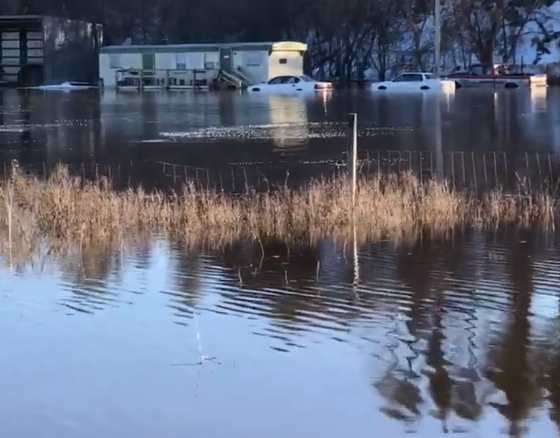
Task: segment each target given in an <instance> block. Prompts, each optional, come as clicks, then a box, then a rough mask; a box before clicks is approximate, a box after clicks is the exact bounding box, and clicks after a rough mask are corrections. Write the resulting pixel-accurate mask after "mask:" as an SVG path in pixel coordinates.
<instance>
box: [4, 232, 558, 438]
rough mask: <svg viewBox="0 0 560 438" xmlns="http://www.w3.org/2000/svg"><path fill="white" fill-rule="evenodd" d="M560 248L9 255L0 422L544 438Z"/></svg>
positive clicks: (62, 427) (93, 432) (552, 414)
mask: <svg viewBox="0 0 560 438" xmlns="http://www.w3.org/2000/svg"><path fill="white" fill-rule="evenodd" d="M559 248H560V247H559V246H558V239H557V238H555V237H554V235H551V234H549V233H548V234H545V233H542V232H537V231H535V232H519V231H516V230H512V229H508V230H501V231H499V232H497V233H486V234H480V233H474V232H468V233H466V234H464V235H456V236H452V237H450V238H448V239H446V240H439V239H438V240H433V239H430V238H429V237H428V236H424V237H423V238H422V239H421V240H419V241H418V242H417V243H416V244H414V245H411V244H409V245H407V246H404V247H400V248H395V246H394V245H392V244H389V243H380V244H375V245H369V246H361V247H354V246H353V245H352V243H351V242H348V243H346V244H344V243H342V244H334V243H331V242H328V241H325V242H320V243H318V244H317V245H315V246H307V245H303V244H302V245H299V246H297V245H296V246H294V245H285V244H284V243H282V242H273V241H265V242H264V252H265V256H264V257H263V256H262V252H261V249H260V246H259V245H258V244H257V245H255V244H253V243H251V242H236V243H233V244H232V245H230V246H228V247H227V248H225V249H221V250H187V249H184V248H182V247H181V246H179V245H175V244H168V243H166V242H165V241H162V240H155V241H153V242H151V243H149V244H146V245H142V246H136V247H130V248H125V252H124V253H120V251H119V253H117V252H101V253H99V252H93V251H85V252H84V253H83V254H81V255H80V256H79V257H75V258H73V259H72V260H70V261H68V260H55V259H52V258H51V259H48V260H46V261H43V263H39V262H37V263H35V264H34V266H33V267H30V265H29V263H27V265H25V264H24V265H21V266H20V265H18V266H13V267H10V266H9V264H8V262H6V264H5V265H4V266H5V267H4V268H3V269H2V272H1V275H2V277H3V280H2V282H1V283H0V293H1V295H0V299H1V301H2V305H1V307H0V308H1V312H2V318H0V333H1V335H0V348H1V350H2V352H3V354H2V355H1V358H0V372H1V373H2V375H3V376H5V377H4V379H3V383H2V390H3V394H4V397H3V398H2V401H1V402H0V405H1V407H0V410H1V412H2V413H3V421H2V424H1V425H0V430H1V431H2V434H3V436H18V437H28V436H29V437H31V436H42V437H57V438H63V437H99V436H103V437H123V436H135V437H154V436H164V437H179V436H207V437H210V438H214V437H232V436H243V437H262V436H277V437H284V436H294V437H308V436H321V437H339V436H345V435H348V434H351V435H352V436H355V437H370V436H372V435H375V434H380V433H382V434H387V436H403V435H404V434H405V433H407V432H411V433H416V434H418V435H419V436H423V437H434V436H439V435H441V434H443V433H444V432H456V433H459V432H460V433H463V434H465V435H464V436H473V437H475V436H476V437H481V436H483V437H493V436H501V435H504V436H508V435H509V436H529V437H543V436H556V435H557V421H559V420H560V414H559V412H560V411H558V409H559V408H560V389H559V388H560V387H559V384H560V343H559V335H558V329H559V319H558V311H559V309H560V308H559V301H558V298H559V296H558V292H559V289H560V250H559ZM25 266H26V267H25Z"/></svg>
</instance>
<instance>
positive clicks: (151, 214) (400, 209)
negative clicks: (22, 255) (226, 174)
mask: <svg viewBox="0 0 560 438" xmlns="http://www.w3.org/2000/svg"><path fill="white" fill-rule="evenodd" d="M0 197H1V199H2V203H1V205H0V237H1V238H2V240H3V243H4V246H3V247H4V249H5V248H6V246H7V245H9V244H10V243H11V244H12V246H19V247H32V246H36V245H38V244H39V243H40V242H44V241H45V240H49V241H50V242H60V244H61V245H66V244H72V245H74V246H77V245H79V246H84V245H91V244H99V243H101V242H109V241H112V242H115V241H121V240H122V239H127V238H132V237H133V236H140V235H144V236H146V235H148V234H151V233H154V232H163V233H168V234H173V235H174V236H180V237H181V238H184V239H185V240H186V241H187V242H190V243H194V242H199V243H200V242H202V241H206V242H208V241H213V242H219V241H222V240H224V239H226V240H230V239H232V238H235V237H262V236H270V235H276V236H278V237H282V238H287V239H289V238H292V237H300V236H302V235H304V236H308V237H309V236H313V237H321V236H331V237H335V238H336V237H345V236H348V235H350V233H352V232H353V230H355V231H356V233H357V235H358V236H359V239H360V240H368V239H375V238H378V237H380V236H393V237H398V236H403V235H407V234H408V235H410V234H411V233H415V232H416V231H418V230H419V229H420V228H425V227H430V228H431V229H434V230H438V231H441V232H445V231H448V230H451V229H453V228H455V227H457V226H473V227H478V228H483V227H492V226H495V225H497V224H499V223H504V222H517V223H521V224H529V223H531V222H533V223H534V222H540V223H543V224H545V225H549V226H550V225H553V223H554V200H553V199H552V197H550V196H548V195H546V194H544V193H542V194H534V195H532V196H527V197H524V198H513V197H506V196H503V195H502V194H501V193H498V192H494V193H491V194H489V195H487V196H486V197H484V198H483V199H477V198H474V197H471V196H469V195H468V194H467V193H463V192H454V191H452V190H450V189H449V188H448V187H447V186H446V185H445V184H441V183H437V182H434V181H432V182H429V183H426V184H421V183H420V182H419V181H418V180H417V179H416V178H414V177H413V176H412V175H404V176H401V177H400V178H398V177H397V176H396V175H393V176H390V177H385V178H374V179H369V180H362V181H360V182H359V184H358V193H357V208H356V209H355V211H354V212H353V211H352V205H351V185H350V184H349V181H347V180H345V179H336V180H330V181H324V182H315V183H312V184H310V185H309V186H307V187H304V188H302V189H301V190H299V191H288V190H280V191H277V192H271V193H267V194H262V195H257V194H252V195H250V196H249V195H248V196H246V197H242V198H232V197H229V196H227V195H222V194H216V193H211V192H207V191H203V190H197V189H195V188H194V187H193V186H186V187H185V188H184V190H183V192H182V193H177V194H175V195H173V196H167V195H163V194H161V193H150V194H148V193H145V192H144V191H143V190H142V189H141V188H138V189H135V190H128V191H126V192H115V191H113V190H111V187H110V184H109V182H108V181H107V180H101V181H97V182H95V183H92V182H84V181H82V180H81V179H80V178H74V177H71V176H70V175H69V173H68V170H67V169H66V168H64V167H59V168H57V169H56V171H55V172H54V173H53V175H52V176H51V177H50V179H49V180H48V181H41V180H39V179H38V178H35V177H29V176H21V177H16V178H15V179H14V180H13V181H11V182H6V183H3V184H2V185H1V186H0ZM353 213H354V214H353ZM352 224H354V225H355V226H354V228H353V227H352Z"/></svg>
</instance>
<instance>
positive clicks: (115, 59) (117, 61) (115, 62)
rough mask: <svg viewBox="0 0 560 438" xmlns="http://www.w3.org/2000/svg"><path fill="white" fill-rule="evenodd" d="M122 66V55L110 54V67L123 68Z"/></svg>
mask: <svg viewBox="0 0 560 438" xmlns="http://www.w3.org/2000/svg"><path fill="white" fill-rule="evenodd" d="M121 67H122V56H121V55H109V68H121Z"/></svg>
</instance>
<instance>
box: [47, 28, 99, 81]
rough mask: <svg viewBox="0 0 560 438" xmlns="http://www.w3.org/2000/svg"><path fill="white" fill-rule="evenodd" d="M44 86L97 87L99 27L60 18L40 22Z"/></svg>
mask: <svg viewBox="0 0 560 438" xmlns="http://www.w3.org/2000/svg"><path fill="white" fill-rule="evenodd" d="M43 35H44V44H43V59H44V64H43V66H44V67H43V68H44V83H45V84H46V85H55V84H60V83H62V82H66V81H68V82H89V83H97V81H98V75H99V47H100V46H101V44H102V39H103V30H102V27H101V26H100V25H94V24H92V23H86V22H82V21H76V20H67V19H63V18H53V17H45V18H44V19H43Z"/></svg>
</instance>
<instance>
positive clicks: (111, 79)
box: [99, 53, 116, 87]
mask: <svg viewBox="0 0 560 438" xmlns="http://www.w3.org/2000/svg"><path fill="white" fill-rule="evenodd" d="M99 78H100V79H102V80H103V84H104V85H105V86H106V87H114V86H115V85H116V83H115V79H116V78H115V70H114V69H112V68H111V67H110V60H109V55H108V54H106V53H102V54H100V55H99Z"/></svg>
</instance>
